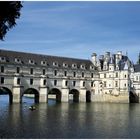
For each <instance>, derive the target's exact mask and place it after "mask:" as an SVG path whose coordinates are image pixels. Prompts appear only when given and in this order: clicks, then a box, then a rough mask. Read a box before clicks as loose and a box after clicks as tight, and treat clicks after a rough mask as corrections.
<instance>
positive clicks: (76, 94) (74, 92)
mask: <svg viewBox="0 0 140 140" xmlns="http://www.w3.org/2000/svg"><path fill="white" fill-rule="evenodd" d="M69 94H72V95H73V102H79V91H78V90H77V89H72V90H70V92H69Z"/></svg>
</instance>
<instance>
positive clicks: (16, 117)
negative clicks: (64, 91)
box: [0, 97, 140, 139]
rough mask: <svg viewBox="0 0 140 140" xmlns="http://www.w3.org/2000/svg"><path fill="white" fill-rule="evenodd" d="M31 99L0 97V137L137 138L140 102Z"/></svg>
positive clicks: (138, 134)
mask: <svg viewBox="0 0 140 140" xmlns="http://www.w3.org/2000/svg"><path fill="white" fill-rule="evenodd" d="M33 102H34V101H33V100H31V99H28V98H26V99H24V103H22V104H12V105H10V104H9V103H8V99H7V97H6V98H5V97H0V118H1V119H0V138H46V139H47V138H140V133H139V129H140V124H139V120H140V104H115V103H57V102H55V101H54V100H49V102H48V104H35V106H36V110H34V111H31V110H29V106H30V105H32V104H33Z"/></svg>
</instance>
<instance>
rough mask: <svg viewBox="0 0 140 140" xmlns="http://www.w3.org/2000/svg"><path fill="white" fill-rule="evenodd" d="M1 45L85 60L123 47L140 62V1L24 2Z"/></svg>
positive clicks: (19, 49) (123, 49) (1, 46)
mask: <svg viewBox="0 0 140 140" xmlns="http://www.w3.org/2000/svg"><path fill="white" fill-rule="evenodd" d="M0 48H1V49H8V50H16V51H25V52H31V53H41V54H48V55H56V56H65V57H74V58H84V59H90V56H91V54H92V53H93V52H96V53H97V54H98V55H100V54H103V53H104V52H106V51H110V52H111V53H116V52H117V51H119V50H121V51H122V52H123V53H124V54H126V51H127V52H128V56H129V57H130V58H131V59H132V60H133V61H134V62H136V60H137V57H138V53H139V51H140V49H139V48H140V2H139V1H137V2H130V1H128V2H122V1H118V2H111V1H110V2H104V1H102V2H99V1H98V2H96V1H90V2H83V1H81V2H66V1H65V2H64V1H63V2H53V1H42V2H41V1H24V2H23V8H22V10H21V17H20V19H18V20H17V26H15V27H14V28H13V29H11V30H10V31H9V32H8V33H7V35H6V37H5V41H3V42H2V41H1V42H0Z"/></svg>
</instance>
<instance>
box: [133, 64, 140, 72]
mask: <svg viewBox="0 0 140 140" xmlns="http://www.w3.org/2000/svg"><path fill="white" fill-rule="evenodd" d="M134 72H140V64H136V65H134Z"/></svg>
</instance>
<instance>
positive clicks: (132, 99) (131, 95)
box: [129, 91, 139, 103]
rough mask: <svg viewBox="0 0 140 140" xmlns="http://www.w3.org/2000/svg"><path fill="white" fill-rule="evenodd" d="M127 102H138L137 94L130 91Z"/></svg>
mask: <svg viewBox="0 0 140 140" xmlns="http://www.w3.org/2000/svg"><path fill="white" fill-rule="evenodd" d="M129 102H130V103H139V96H138V95H137V94H135V93H133V92H132V91H130V93H129Z"/></svg>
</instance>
